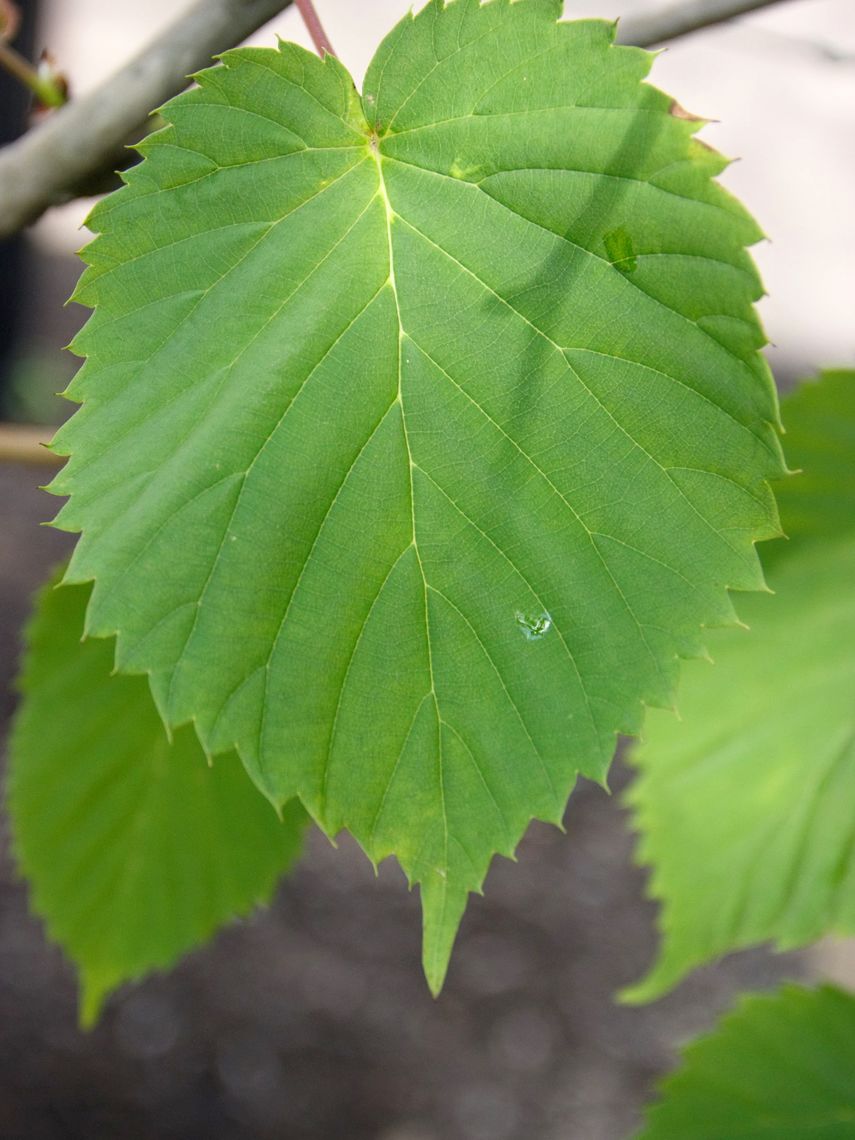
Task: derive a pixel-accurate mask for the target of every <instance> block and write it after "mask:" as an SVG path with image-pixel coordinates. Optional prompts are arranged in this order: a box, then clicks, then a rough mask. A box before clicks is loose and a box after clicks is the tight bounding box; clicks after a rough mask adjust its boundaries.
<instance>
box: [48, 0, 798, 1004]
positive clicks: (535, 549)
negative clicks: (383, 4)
mask: <svg viewBox="0 0 855 1140" xmlns="http://www.w3.org/2000/svg"><path fill="white" fill-rule="evenodd" d="M560 13H561V4H560V3H558V2H557V0H519V2H517V3H514V4H509V3H507V2H506V0H495V2H493V3H490V4H488V5H483V6H481V5H479V4H478V3H477V2H475V0H456V2H454V3H451V4H448V5H446V6H442V5H441V4H440V3H437V2H434V3H430V4H429V5H428V6H427V7H426V8H425V9H424V10H423V11H421V12H420V13H419V14H418V15H417V16H415V17H412V16H408V17H406V18H405V19H404V20H403V21H402V22H401V23H400V24H399V25H398V26H397V27H396V28H395V29H394V30H393V31H392V32H391V34H390V35H389V36H388V37H387V39H386V40H385V41H384V43H383V44H382V45H381V46H380V48H379V50H378V52H377V55H376V56H375V59H374V61H373V63H372V64H371V66H370V68H369V70H368V74H367V77H366V81H365V91H364V93H363V95H362V96H361V97H360V96H359V95H358V94H357V92H356V91H355V89H354V87H353V83H352V80H351V79H350V77H349V75H348V74H347V72H346V71H345V70H344V68H343V67H342V66H341V64H340V63H338V62H337V61H336V60H334V59H332V58H330V57H327V58H326V59H325V60H324V61H323V62H322V61H320V60H319V59H317V58H315V57H314V56H311V55H309V54H308V53H306V52H304V51H303V50H302V49H300V48H297V47H295V46H294V45H291V44H281V45H280V48H279V50H278V51H272V50H264V49H240V50H237V51H233V52H229V53H227V54H226V55H225V56H224V57H223V61H222V66H220V67H217V68H215V69H213V70H210V71H207V72H204V73H203V74H202V75H200V76H199V77H198V81H199V86H198V88H196V89H194V90H192V91H190V92H188V93H186V94H184V95H182V96H180V97H179V98H178V99H176V100H174V101H173V102H171V103H169V104H168V105H167V106H166V107H165V108H164V109H163V112H162V113H163V116H164V118H165V119H166V120H167V122H168V126H167V127H166V129H165V130H163V131H161V132H159V133H158V134H156V135H154V136H153V137H150V138H149V139H147V140H146V142H145V143H144V144H142V146H141V148H140V149H141V150H142V151H143V153H144V155H145V157H146V160H145V162H143V163H142V164H141V165H140V166H139V167H137V168H135V169H134V170H133V171H131V172H130V174H129V175H128V186H127V187H125V188H123V189H121V190H120V191H118V192H117V193H116V194H114V195H112V196H111V197H110V198H108V199H107V200H106V201H105V202H103V203H101V204H100V205H99V206H97V207H96V209H95V211H94V212H93V214H92V217H91V220H90V225H91V226H92V228H93V229H95V230H96V231H98V232H99V234H100V236H99V237H98V238H97V239H96V240H95V241H94V242H93V243H92V245H90V246H89V247H88V249H87V250H86V253H85V257H86V259H87V260H88V262H89V265H90V268H89V269H88V270H87V271H86V273H85V274H84V276H83V278H82V280H81V283H80V286H79V288H78V290H77V292H76V294H75V298H76V299H77V300H78V301H80V302H82V303H84V304H86V305H90V306H93V307H95V309H96V311H95V314H94V316H93V317H92V318H91V319H90V321H89V323H88V324H87V325H86V327H85V328H84V330H83V332H82V333H81V334H80V335H79V336H78V338H77V340H76V342H75V346H74V347H75V349H76V351H78V352H79V353H81V354H84V355H86V356H87V357H88V360H87V362H86V364H85V365H84V367H83V368H82V370H81V372H80V374H79V375H78V377H77V379H76V380H75V382H74V383H73V385H72V386H71V388H70V389H69V395H70V397H71V398H72V399H74V400H77V401H80V402H82V404H83V407H82V409H81V410H80V411H78V412H77V414H76V415H75V416H74V417H73V419H72V421H71V422H70V424H69V425H68V426H66V427H65V428H64V429H63V430H62V431H61V432H60V434H59V436H58V438H57V440H56V448H57V450H58V451H59V452H60V453H61V454H69V455H71V459H70V460H69V462H68V464H67V465H66V467H65V468H64V470H63V471H62V473H61V474H60V476H59V477H58V479H57V480H56V482H55V483H54V485H53V490H55V491H56V493H58V494H68V495H70V496H71V500H70V503H69V504H68V505H66V507H65V508H64V509H63V510H62V512H61V513H60V515H59V520H58V522H59V525H60V526H62V527H64V528H67V529H69V530H74V531H82V538H81V540H80V542H79V544H78V547H77V551H76V553H75V556H74V559H73V562H72V565H71V567H70V570H69V573H68V578H69V580H70V581H77V582H79V581H88V580H90V579H94V582H95V586H94V591H93V594H92V600H91V603H90V607H89V615H88V619H87V628H88V631H89V632H91V633H94V634H97V635H105V634H114V633H118V648H117V664H118V667H119V668H120V669H121V670H124V671H127V672H135V671H139V672H147V673H149V674H150V678H151V685H152V689H153V692H154V694H155V698H156V700H157V703H158V706H159V708H160V710H161V713H162V715H163V717H164V720H165V721H166V722H167V723H168V724H172V725H177V724H182V723H184V722H185V721H187V720H188V719H190V718H194V720H195V723H196V727H197V730H198V732H199V735H200V738H201V740H202V743H203V745H204V747H205V749H206V750H207V751H208V752H210V753H216V752H219V751H221V750H223V749H227V748H231V747H235V748H236V749H237V751H238V752H239V754H240V756H241V757H242V759H243V761H244V763H245V764H246V765H247V767H248V769H249V771H250V773H251V774H252V776H253V778H254V779H255V781H256V782H257V783H258V785H259V787H261V788H262V789H263V790H264V791H265V793H266V794H267V795H268V796H269V797H270V798H271V799H272V800H273V801H274V802H276V803H279V802H281V801H282V800H285V799H288V798H289V797H291V796H294V795H298V796H299V797H300V798H301V800H302V801H303V803H304V804H305V805H306V807H307V808H308V810H309V812H310V813H311V814H312V816H313V817H314V818H315V819H316V820H317V821H318V823H319V824H320V825H321V826H322V827H323V828H324V829H325V830H326V831H327V832H328V833H329V834H334V833H336V832H338V831H339V830H340V829H341V828H348V829H349V830H350V831H351V832H352V833H353V834H354V836H355V837H356V838H357V839H358V840H359V842H360V843H361V844H362V846H363V848H364V849H365V851H366V852H367V853H368V855H369V857H370V858H371V859H372V860H374V861H379V860H381V859H383V858H384V857H386V856H387V855H390V854H394V855H395V856H397V858H398V860H399V861H400V863H401V864H402V866H403V867H404V869H405V871H406V873H407V875H408V877H409V878H410V880H411V882H412V881H417V882H419V883H420V884H421V892H422V901H423V908H424V912H425V966H426V972H427V974H428V978H429V980H430V982H431V985H432V986H433V988H434V989H437V988H438V987H439V985H440V984H441V981H442V977H443V975H444V972H445V967H446V963H447V959H448V955H449V953H450V947H451V942H452V940H453V937H454V933H455V930H456V928H457V925H458V922H459V919H460V916H461V914H462V911H463V908H464V906H465V901H466V896H467V893H468V892H469V891H470V890H476V889H479V888H480V886H481V883H482V881H483V878H484V875H485V873H486V870H487V867H488V865H489V862H490V859H491V857H492V855H493V854H494V853H496V852H501V853H502V854H505V855H510V854H511V853H512V852H513V850H514V848H515V846H516V844H517V842H518V841H519V839H520V837H521V835H522V833H523V832H524V830H525V827H526V825H527V823H528V821H529V820H530V819H531V818H532V817H538V818H542V819H546V820H550V821H554V822H558V821H559V820H560V818H561V816H562V813H563V809H564V806H565V803H566V800H567V796H568V794H569V791H570V789H571V787H572V785H573V782H574V780H575V776H576V773H577V772H582V773H583V774H585V775H587V776H590V777H592V778H594V779H597V780H603V779H604V777H605V773H606V770H607V766H608V763H609V760H610V757H611V754H612V750H613V745H614V737H615V733H616V732H630V733H631V732H634V731H635V730H637V728H638V727H639V724H640V721H641V718H642V713H643V706H644V704H666V705H667V704H669V703H670V702H671V694H672V689H673V686H674V681H675V676H676V672H677V666H678V663H677V658H678V656H679V655H682V656H687V655H694V654H697V653H699V652H700V651H701V641H700V632H701V626H702V625H716V624H722V623H728V622H730V621H731V620H733V611H732V607H731V604H730V601H729V598H728V594H727V588H728V587H729V588H732V589H743V590H747V589H756V588H759V587H760V586H761V585H762V575H761V572H760V569H759V563H758V561H757V559H756V555H755V552H754V549H753V542H754V541H755V540H757V539H759V538H767V537H770V536H772V535H773V534H775V533H777V521H776V515H775V509H774V504H773V501H772V497H771V494H770V492H769V490H768V487H767V485H766V480H767V479H768V478H769V477H771V476H775V475H777V474H779V473H780V470H781V460H780V454H779V449H778V444H777V437H776V434H775V428H774V426H773V424H774V423H775V421H776V415H777V412H776V406H775V397H774V393H773V389H772V386H771V383H770V380H769V376H768V372H767V369H766V366H765V364H764V363H763V361H762V359H761V358H760V356H759V355H758V353H757V351H756V350H757V349H758V347H759V346H760V345H761V344H762V343H763V336H762V332H761V330H760V328H759V325H758V323H757V320H756V318H755V316H754V314H753V310H752V302H753V301H754V300H755V299H756V298H757V297H758V296H759V295H760V292H761V286H760V283H759V281H758V278H757V274H756V271H755V270H754V267H753V264H752V262H751V260H750V258H749V257H748V255H747V254H746V252H745V246H746V245H747V244H750V243H752V242H754V241H756V240H757V239H758V238H759V236H760V232H759V230H758V229H757V227H756V225H755V223H754V222H753V221H752V220H751V219H750V217H749V216H748V215H747V214H746V213H745V211H744V210H743V209H742V208H741V207H740V206H739V205H738V204H737V203H736V202H734V201H733V200H732V199H731V198H730V197H729V196H728V195H727V194H726V193H725V192H724V191H723V190H722V189H721V188H720V187H718V186H717V185H716V184H715V183H714V182H713V178H714V176H715V175H717V174H718V173H719V172H720V171H721V170H722V169H723V167H724V166H725V165H726V163H725V160H723V159H722V158H721V157H720V156H719V155H717V154H715V153H714V152H712V151H711V150H709V149H708V148H706V147H704V146H703V145H702V144H700V143H698V142H696V141H695V140H694V139H693V138H692V135H693V133H694V132H695V131H696V130H697V128H698V126H699V123H698V122H694V121H687V120H686V119H685V118H683V117H677V116H675V115H673V114H671V113H670V107H671V101H670V100H669V99H668V98H667V97H666V96H665V95H663V94H662V93H661V92H659V91H657V90H655V89H654V88H652V87H649V86H647V85H646V84H644V83H643V82H642V80H643V78H644V76H645V75H646V73H647V71H648V69H649V67H650V61H651V58H652V57H651V56H649V55H648V54H647V53H645V52H642V51H640V50H637V49H634V48H624V47H616V46H614V45H613V43H612V40H613V36H614V29H613V27H612V26H611V25H609V24H606V23H602V22H599V21H580V22H575V23H562V22H558V17H559V16H560Z"/></svg>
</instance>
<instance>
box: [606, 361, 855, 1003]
mask: <svg viewBox="0 0 855 1140" xmlns="http://www.w3.org/2000/svg"><path fill="white" fill-rule="evenodd" d="M785 423H786V425H787V430H788V436H787V439H788V448H787V451H788V455H789V457H790V458H791V460H792V462H793V463H794V464H795V465H797V466H798V467H801V468H803V469H804V475H801V476H797V477H795V478H793V479H791V480H790V481H789V482H788V484H787V486H786V487H785V488H783V489H782V493H781V503H782V515H783V521H784V525H785V527H786V528H788V529H789V528H790V526H792V531H793V534H794V536H795V537H794V538H793V539H792V540H791V541H790V542H789V543H781V544H780V549H778V550H777V551H776V552H775V557H774V558H773V559H772V560H771V568H770V583H771V585H772V586H773V587H774V589H775V591H776V596H774V597H758V598H752V599H746V600H745V602H744V603H742V602H741V603H740V605H739V612H740V614H742V615H743V616H744V617H745V619H746V621H747V622H748V623H749V625H750V626H751V633H750V634H745V633H744V632H742V633H739V632H735V631H732V630H724V631H718V632H717V634H716V635H715V636H712V637H711V638H710V649H711V651H712V654H713V656H714V658H715V661H716V666H715V668H714V669H710V668H709V666H707V665H700V664H698V665H693V666H691V667H690V668H688V669H687V671H686V675H685V677H684V682H683V685H682V686H681V693H680V701H679V707H680V713H681V718H682V719H681V721H679V722H678V721H676V720H675V719H674V718H673V717H669V716H664V715H662V714H661V713H660V714H657V713H653V714H651V716H650V718H649V721H648V726H647V730H646V732H645V736H646V741H645V744H644V746H643V747H642V748H640V749H639V750H638V751H637V752H636V754H635V756H634V763H635V764H637V766H638V768H639V771H640V775H639V778H638V779H637V781H636V782H635V784H634V785H633V786H632V788H631V789H630V793H629V800H630V802H631V804H632V806H633V809H634V813H635V823H636V826H637V827H638V829H639V831H640V832H641V840H640V844H639V858H640V859H641V861H643V862H644V863H648V864H650V865H651V867H652V877H651V891H652V893H653V895H654V896H655V897H657V898H658V899H660V900H661V902H662V912H661V918H660V925H661V927H662V933H663V939H664V943H663V946H662V948H661V952H660V956H659V960H658V962H657V963H656V965H655V966H654V968H653V970H652V972H651V974H650V975H649V977H647V978H646V979H645V980H644V981H643V982H642V983H641V984H640V985H639V986H637V987H635V988H634V989H632V990H630V991H629V992H628V994H627V996H628V997H629V998H630V999H635V1000H646V999H649V998H652V997H656V996H658V995H659V994H661V993H662V992H663V991H664V990H666V989H668V988H669V987H670V986H672V985H673V984H674V983H675V982H676V981H678V980H679V979H680V978H681V977H682V976H683V975H684V974H685V973H686V972H687V971H688V970H690V969H692V968H693V967H695V966H697V965H700V964H701V963H702V962H707V961H710V960H711V959H713V958H716V957H718V956H719V955H721V954H723V953H725V952H727V951H729V950H734V949H737V948H739V947H744V946H749V945H752V944H754V943H758V942H763V941H767V940H773V941H774V942H775V943H776V944H777V945H778V946H779V947H781V948H789V947H794V946H799V945H803V944H805V943H807V942H810V941H812V940H813V939H815V938H818V937H819V936H820V935H823V934H826V933H830V932H838V933H846V934H855V855H853V852H855V814H853V804H855V588H853V586H855V512H853V511H852V510H851V504H852V503H853V501H855V372H849V373H845V372H837V373H833V374H829V375H828V376H827V377H825V378H824V379H823V380H822V381H821V382H820V383H819V384H807V385H805V386H804V387H803V388H802V390H801V391H799V392H798V393H797V394H796V395H795V396H794V397H792V398H791V399H790V400H788V401H787V403H786V405H785ZM800 484H801V485H800ZM846 504H850V509H849V510H848V511H847V510H846ZM791 519H792V523H791V522H790V520H791ZM847 527H848V529H847Z"/></svg>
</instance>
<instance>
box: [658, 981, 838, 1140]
mask: <svg viewBox="0 0 855 1140" xmlns="http://www.w3.org/2000/svg"><path fill="white" fill-rule="evenodd" d="M661 1093H662V1099H661V1101H660V1103H658V1104H656V1105H654V1106H653V1107H652V1108H651V1109H649V1110H648V1114H647V1126H646V1127H645V1128H644V1129H642V1131H641V1133H639V1136H638V1140H736V1138H737V1137H738V1138H739V1140H851V1138H852V1137H853V1136H855V999H853V998H852V996H851V995H850V994H847V993H844V992H842V991H841V990H838V989H835V988H833V987H832V986H823V987H822V988H821V989H818V990H805V989H802V988H801V987H799V986H784V987H783V989H781V991H780V992H779V993H777V994H775V995H772V996H766V995H763V996H759V995H752V996H751V997H748V998H744V999H743V1001H742V1003H741V1005H740V1006H739V1008H738V1009H737V1010H736V1011H735V1012H733V1013H731V1014H728V1015H727V1016H726V1017H725V1018H723V1019H722V1021H721V1022H720V1024H719V1025H718V1027H717V1028H716V1030H715V1031H714V1032H713V1033H711V1034H710V1035H709V1036H708V1037H703V1038H700V1039H699V1040H698V1041H695V1042H693V1043H692V1044H691V1045H690V1046H689V1047H688V1049H687V1050H686V1053H685V1058H684V1062H683V1065H682V1067H681V1068H680V1069H679V1070H678V1071H677V1072H676V1073H675V1074H674V1075H673V1076H670V1077H668V1078H667V1079H666V1080H665V1081H664V1082H663V1085H662V1090H661Z"/></svg>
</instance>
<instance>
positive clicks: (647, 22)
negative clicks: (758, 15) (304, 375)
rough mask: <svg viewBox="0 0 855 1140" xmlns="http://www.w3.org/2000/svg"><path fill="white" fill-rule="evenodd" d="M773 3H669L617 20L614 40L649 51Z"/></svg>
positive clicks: (754, 0) (733, 0)
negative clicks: (648, 49)
mask: <svg viewBox="0 0 855 1140" xmlns="http://www.w3.org/2000/svg"><path fill="white" fill-rule="evenodd" d="M775 3H780V0H671V2H670V3H665V4H663V5H662V6H661V7H660V8H657V9H656V10H654V11H653V12H648V13H646V14H644V15H642V16H629V17H628V18H627V19H625V20H620V21H619V23H618V36H617V38H618V41H619V42H620V43H622V44H635V46H636V47H652V46H653V44H661V43H665V41H666V40H676V39H679V37H680V36H687V35H689V33H690V32H698V31H700V30H701V28H709V27H711V26H712V25H713V24H721V23H724V21H725V20H731V19H733V17H734V16H744V15H746V14H747V13H748V12H756V11H757V10H758V9H759V8H768V7H769V6H770V5H771V4H775Z"/></svg>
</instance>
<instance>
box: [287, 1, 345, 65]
mask: <svg viewBox="0 0 855 1140" xmlns="http://www.w3.org/2000/svg"><path fill="white" fill-rule="evenodd" d="M296 4H297V8H298V9H299V11H300V15H301V16H302V17H303V23H304V24H305V25H306V28H307V29H308V32H309V35H310V36H311V37H312V43H313V44H314V45H315V51H316V52H317V53H318V55H319V56H320V57H321V59H323V57H324V56H325V55H335V52H334V51H333V46H332V44H331V43H330V40H329V36H328V35H327V33H326V32H325V31H324V26H323V24H322V23H321V18H320V16H319V15H318V13H317V12H316V11H315V5H314V4H313V3H312V0H296Z"/></svg>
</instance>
